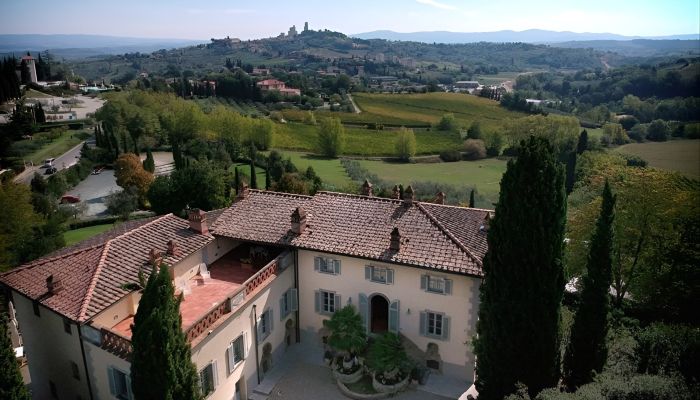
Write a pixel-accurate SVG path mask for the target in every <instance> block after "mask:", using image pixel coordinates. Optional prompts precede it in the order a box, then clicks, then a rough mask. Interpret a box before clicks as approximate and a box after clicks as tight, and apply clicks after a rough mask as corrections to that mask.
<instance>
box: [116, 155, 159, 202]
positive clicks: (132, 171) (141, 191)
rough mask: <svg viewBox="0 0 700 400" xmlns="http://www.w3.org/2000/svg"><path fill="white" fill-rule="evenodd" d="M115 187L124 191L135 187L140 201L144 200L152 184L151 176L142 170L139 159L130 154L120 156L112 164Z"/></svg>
mask: <svg viewBox="0 0 700 400" xmlns="http://www.w3.org/2000/svg"><path fill="white" fill-rule="evenodd" d="M114 176H115V178H117V185H119V186H121V187H122V188H124V189H127V188H129V187H132V186H133V187H135V188H136V191H137V193H138V195H139V198H140V199H144V198H145V195H146V192H147V191H148V187H149V186H150V185H151V183H152V182H153V174H152V173H150V172H148V171H146V170H145V169H143V165H141V160H140V159H139V157H138V156H137V155H135V154H132V153H126V154H122V155H120V156H119V157H118V158H117V161H116V162H115V164H114Z"/></svg>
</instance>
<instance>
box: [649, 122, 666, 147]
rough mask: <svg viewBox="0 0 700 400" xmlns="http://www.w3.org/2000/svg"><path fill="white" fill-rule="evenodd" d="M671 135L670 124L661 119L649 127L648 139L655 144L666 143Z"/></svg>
mask: <svg viewBox="0 0 700 400" xmlns="http://www.w3.org/2000/svg"><path fill="white" fill-rule="evenodd" d="M669 134H670V130H669V127H668V123H667V122H666V121H663V120H660V119H655V120H654V121H652V122H651V123H650V124H649V126H648V127H647V139H649V140H651V141H654V142H665V141H666V140H668V136H669Z"/></svg>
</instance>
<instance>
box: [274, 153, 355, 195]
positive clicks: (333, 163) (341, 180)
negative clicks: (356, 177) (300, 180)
mask: <svg viewBox="0 0 700 400" xmlns="http://www.w3.org/2000/svg"><path fill="white" fill-rule="evenodd" d="M282 157H284V158H286V157H289V158H291V159H292V162H293V163H294V165H296V167H297V168H299V170H300V171H304V170H306V169H307V168H308V167H309V166H311V167H313V169H314V171H315V172H316V174H317V175H318V176H319V177H320V178H321V180H323V183H324V184H326V185H327V187H328V188H329V189H332V190H340V189H343V188H345V187H348V186H350V185H353V182H352V180H351V179H350V177H349V176H348V174H346V173H345V168H343V166H342V165H340V160H339V159H337V158H323V157H318V156H314V155H311V154H306V153H299V152H292V151H284V152H282Z"/></svg>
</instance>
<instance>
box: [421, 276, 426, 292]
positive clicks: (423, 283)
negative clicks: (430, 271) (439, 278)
mask: <svg viewBox="0 0 700 400" xmlns="http://www.w3.org/2000/svg"><path fill="white" fill-rule="evenodd" d="M420 288H421V289H422V290H428V275H421V276H420Z"/></svg>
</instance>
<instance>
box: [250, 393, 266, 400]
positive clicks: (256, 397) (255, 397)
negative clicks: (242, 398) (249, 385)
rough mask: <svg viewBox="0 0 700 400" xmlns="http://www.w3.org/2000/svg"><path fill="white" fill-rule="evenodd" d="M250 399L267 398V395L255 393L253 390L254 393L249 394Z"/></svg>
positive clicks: (262, 399)
mask: <svg viewBox="0 0 700 400" xmlns="http://www.w3.org/2000/svg"><path fill="white" fill-rule="evenodd" d="M248 400H267V395H264V394H260V393H255V391H253V393H251V394H250V395H248Z"/></svg>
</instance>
